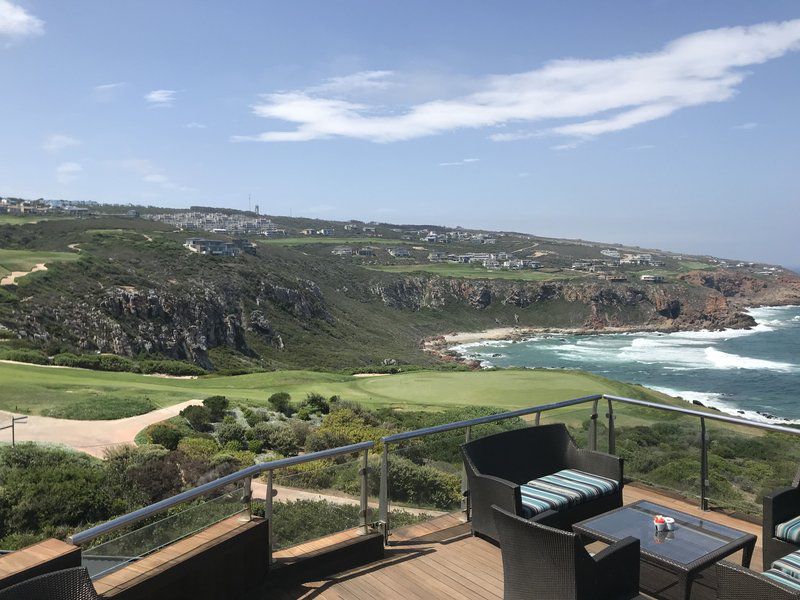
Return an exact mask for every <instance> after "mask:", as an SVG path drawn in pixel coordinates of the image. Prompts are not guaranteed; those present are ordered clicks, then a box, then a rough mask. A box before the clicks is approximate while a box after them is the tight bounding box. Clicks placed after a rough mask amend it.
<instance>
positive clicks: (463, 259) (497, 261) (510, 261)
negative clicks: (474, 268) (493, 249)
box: [428, 251, 542, 271]
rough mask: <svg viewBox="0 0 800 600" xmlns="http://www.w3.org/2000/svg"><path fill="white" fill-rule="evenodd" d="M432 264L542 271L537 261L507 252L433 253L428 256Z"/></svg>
mask: <svg viewBox="0 0 800 600" xmlns="http://www.w3.org/2000/svg"><path fill="white" fill-rule="evenodd" d="M428 260H429V261H430V262H451V263H459V264H469V265H481V266H482V267H485V268H487V269H491V270H497V269H510V270H514V271H516V270H520V269H541V268H542V264H541V263H538V262H536V261H535V260H527V259H521V258H513V257H512V256H510V255H509V254H508V253H506V252H497V253H478V252H469V253H467V254H448V253H447V252H440V251H436V252H431V253H429V254H428Z"/></svg>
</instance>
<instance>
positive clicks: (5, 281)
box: [0, 263, 47, 285]
mask: <svg viewBox="0 0 800 600" xmlns="http://www.w3.org/2000/svg"><path fill="white" fill-rule="evenodd" d="M37 271H47V265H45V264H44V263H36V265H35V266H34V267H33V268H32V269H31V270H30V271H11V273H10V274H9V275H6V276H5V277H3V278H2V279H0V285H14V284H15V283H16V282H17V279H19V278H20V277H25V275H30V274H31V273H36V272H37Z"/></svg>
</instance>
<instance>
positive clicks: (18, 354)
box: [0, 349, 50, 365]
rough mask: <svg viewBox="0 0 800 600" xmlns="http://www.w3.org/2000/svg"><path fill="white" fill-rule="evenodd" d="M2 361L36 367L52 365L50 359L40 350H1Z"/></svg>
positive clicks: (0, 357)
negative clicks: (28, 364)
mask: <svg viewBox="0 0 800 600" xmlns="http://www.w3.org/2000/svg"><path fill="white" fill-rule="evenodd" d="M0 360H13V361H16V362H22V363H32V364H34V365H47V364H50V359H49V358H47V357H46V356H45V355H44V354H42V353H41V352H39V351H38V350H13V349H3V350H0Z"/></svg>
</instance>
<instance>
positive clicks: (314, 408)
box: [298, 392, 331, 419]
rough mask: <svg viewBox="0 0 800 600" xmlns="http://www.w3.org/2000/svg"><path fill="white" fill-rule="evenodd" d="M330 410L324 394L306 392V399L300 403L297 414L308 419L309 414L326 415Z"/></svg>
mask: <svg viewBox="0 0 800 600" xmlns="http://www.w3.org/2000/svg"><path fill="white" fill-rule="evenodd" d="M330 411H331V407H330V404H328V401H327V400H326V399H325V396H323V395H322V394H318V393H316V392H311V393H309V394H306V399H305V400H303V403H302V404H301V405H300V410H299V411H298V416H299V417H300V418H301V419H308V417H309V416H311V415H327V414H328V413H329V412H330Z"/></svg>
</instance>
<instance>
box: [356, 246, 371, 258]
mask: <svg viewBox="0 0 800 600" xmlns="http://www.w3.org/2000/svg"><path fill="white" fill-rule="evenodd" d="M357 254H358V255H359V256H375V248H373V247H372V246H364V247H363V248H359V249H358V252H357Z"/></svg>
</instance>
